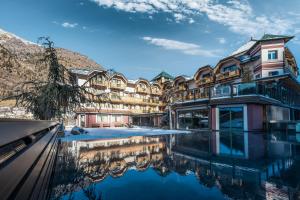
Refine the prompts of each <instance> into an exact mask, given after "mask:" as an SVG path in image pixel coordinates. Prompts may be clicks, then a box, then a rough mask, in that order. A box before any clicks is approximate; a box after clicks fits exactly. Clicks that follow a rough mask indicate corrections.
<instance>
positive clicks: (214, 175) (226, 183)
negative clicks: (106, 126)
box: [51, 132, 300, 200]
mask: <svg viewBox="0 0 300 200" xmlns="http://www.w3.org/2000/svg"><path fill="white" fill-rule="evenodd" d="M282 138H284V140H283V139H282ZM297 139H298V138H297V135H296V134H292V135H284V137H283V136H282V134H271V135H270V134H266V133H263V134H262V133H213V132H209V133H208V132H201V133H191V134H168V135H157V136H155V135H152V136H143V135H141V136H137V135H135V136H128V137H126V136H123V137H118V138H115V137H112V138H110V137H107V138H101V139H92V140H91V139H89V140H84V139H81V140H74V141H63V142H62V143H61V145H60V151H59V154H58V159H57V166H56V170H55V174H54V179H53V180H54V181H53V184H52V195H51V198H52V199H104V200H134V199H139V200H150V199H151V200H152V199H155V200H156V199H166V200H169V199H170V200H171V199H172V200H174V199H180V200H184V199H187V200H194V199H195V200H196V199H211V200H213V199H299V197H300V196H299V195H300V194H299V193H300V191H299V188H300V157H299V155H300V147H299V144H300V143H299V141H298V140H297Z"/></svg>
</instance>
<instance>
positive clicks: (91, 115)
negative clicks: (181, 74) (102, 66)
mask: <svg viewBox="0 0 300 200" xmlns="http://www.w3.org/2000/svg"><path fill="white" fill-rule="evenodd" d="M71 72H72V73H73V74H74V75H75V77H76V79H77V83H78V85H79V86H82V87H84V88H85V89H86V91H87V92H88V98H89V99H91V100H92V101H91V102H90V103H85V104H83V105H82V106H81V107H80V108H78V110H77V111H76V124H77V125H79V126H81V127H121V126H129V125H130V124H132V123H133V121H134V122H135V124H139V125H145V126H154V127H158V126H159V125H160V121H161V117H162V115H163V111H164V106H165V105H164V104H163V102H162V101H161V97H162V83H163V82H164V81H167V80H169V79H172V77H171V76H170V75H168V74H167V73H165V72H162V73H161V74H160V75H159V76H158V77H159V81H151V82H149V81H148V80H146V79H143V78H140V79H138V80H128V79H127V78H126V77H125V76H124V75H123V74H121V73H118V72H114V71H97V70H93V71H90V70H82V69H72V71H71ZM134 117H135V118H134Z"/></svg>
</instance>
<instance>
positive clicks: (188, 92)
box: [172, 35, 300, 131]
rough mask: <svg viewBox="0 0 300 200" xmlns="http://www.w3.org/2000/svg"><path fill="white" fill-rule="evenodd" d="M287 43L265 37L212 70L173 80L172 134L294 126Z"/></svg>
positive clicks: (293, 74) (293, 73) (299, 101)
mask: <svg viewBox="0 0 300 200" xmlns="http://www.w3.org/2000/svg"><path fill="white" fill-rule="evenodd" d="M292 38H293V37H290V36H282V35H264V36H263V37H262V38H261V39H260V40H251V41H250V42H249V43H247V44H246V45H244V46H243V47H241V48H240V49H238V50H237V51H236V52H234V53H233V54H232V55H230V56H228V57H226V58H224V59H222V60H220V61H219V62H218V64H217V65H216V66H215V67H211V66H204V67H201V68H200V69H199V70H198V71H197V72H196V73H195V75H194V77H190V78H188V77H184V76H178V77H176V78H175V79H174V83H173V86H174V88H175V89H176V91H175V94H174V101H173V104H172V110H173V113H172V114H173V120H174V122H175V123H174V124H175V127H174V128H177V129H210V130H217V131H222V130H236V131H237V130H239V131H261V130H265V129H266V126H267V124H268V123H270V122H274V121H275V122H276V121H291V120H299V119H300V116H299V114H300V113H299V108H300V98H299V94H300V87H299V86H300V84H299V82H298V81H297V76H298V67H297V64H296V61H295V58H294V56H293V54H292V53H291V51H290V50H289V49H288V47H287V46H286V43H287V42H288V41H289V40H290V39H292Z"/></svg>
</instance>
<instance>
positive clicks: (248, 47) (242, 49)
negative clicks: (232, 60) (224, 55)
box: [231, 40, 256, 56]
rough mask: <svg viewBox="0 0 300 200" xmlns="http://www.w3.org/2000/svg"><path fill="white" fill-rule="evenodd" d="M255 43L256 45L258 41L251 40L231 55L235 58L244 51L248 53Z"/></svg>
mask: <svg viewBox="0 0 300 200" xmlns="http://www.w3.org/2000/svg"><path fill="white" fill-rule="evenodd" d="M255 43H256V41H253V40H251V41H249V42H247V43H246V44H244V45H243V46H241V47H240V48H238V49H237V50H236V51H234V52H232V54H231V55H232V56H233V55H236V54H239V53H242V52H244V51H247V50H249V49H250V48H251V47H252V46H253V45H254V44H255Z"/></svg>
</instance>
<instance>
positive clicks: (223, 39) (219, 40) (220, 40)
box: [217, 37, 226, 44]
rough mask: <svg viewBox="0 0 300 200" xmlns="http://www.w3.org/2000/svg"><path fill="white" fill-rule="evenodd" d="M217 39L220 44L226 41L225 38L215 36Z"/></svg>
mask: <svg viewBox="0 0 300 200" xmlns="http://www.w3.org/2000/svg"><path fill="white" fill-rule="evenodd" d="M217 40H218V42H219V43H220V44H225V43H226V39H225V38H222V37H220V38H217Z"/></svg>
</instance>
